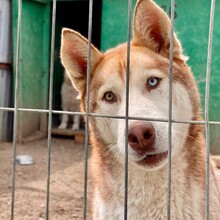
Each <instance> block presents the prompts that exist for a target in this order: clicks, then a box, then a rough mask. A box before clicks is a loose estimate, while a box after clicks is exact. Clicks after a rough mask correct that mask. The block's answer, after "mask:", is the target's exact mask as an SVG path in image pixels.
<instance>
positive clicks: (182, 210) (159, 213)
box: [93, 162, 204, 220]
mask: <svg viewBox="0 0 220 220" xmlns="http://www.w3.org/2000/svg"><path fill="white" fill-rule="evenodd" d="M173 165H175V164H173ZM173 167H175V166H173ZM185 167H186V165H185V164H184V163H183V162H181V163H179V165H178V166H176V168H172V193H171V219H175V220H187V219H190V220H192V219H195V220H198V219H203V217H202V216H203V213H202V212H203V210H202V207H203V206H204V204H203V203H204V192H203V191H202V189H201V187H200V186H199V185H198V184H197V183H196V182H194V181H193V180H191V181H188V180H187V178H188V177H187V175H186V174H185ZM119 173H121V175H120V174H119ZM109 181H110V184H111V185H112V186H113V190H112V192H111V199H110V200H108V202H106V201H104V200H103V199H102V198H101V196H100V193H99V191H98V189H96V190H95V198H94V205H95V209H94V217H93V219H96V220H102V219H103V220H110V219H111V220H121V219H124V174H123V171H121V172H117V171H116V173H115V174H113V176H112V178H109ZM189 182H190V184H189ZM167 189H168V171H167V169H166V168H163V169H162V170H158V171H152V172H147V173H146V172H144V171H143V170H137V167H136V166H135V167H132V165H130V167H129V181H128V213H127V216H128V219H131V220H133V219H136V220H142V219H150V220H160V219H161V220H166V219H167V198H168V194H167Z"/></svg>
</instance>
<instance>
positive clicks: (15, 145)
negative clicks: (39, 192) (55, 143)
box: [11, 0, 22, 220]
mask: <svg viewBox="0 0 220 220" xmlns="http://www.w3.org/2000/svg"><path fill="white" fill-rule="evenodd" d="M21 17H22V0H18V21H17V39H16V60H15V62H16V63H15V97H14V122H13V146H12V148H13V165H12V193H11V220H13V219H14V204H15V201H14V198H15V181H16V149H17V124H18V104H19V82H20V81H19V80H20V77H19V64H20V62H19V60H20V38H21Z"/></svg>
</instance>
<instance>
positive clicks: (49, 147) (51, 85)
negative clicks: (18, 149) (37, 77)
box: [45, 0, 56, 220]
mask: <svg viewBox="0 0 220 220" xmlns="http://www.w3.org/2000/svg"><path fill="white" fill-rule="evenodd" d="M55 22H56V0H53V9H52V28H51V48H50V49H51V51H50V88H49V114H48V141H47V193H46V196H47V197H46V207H45V213H46V214H45V219H46V220H48V219H49V207H50V173H51V130H52V108H53V106H52V104H53V74H54V45H55Z"/></svg>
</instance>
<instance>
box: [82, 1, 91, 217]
mask: <svg viewBox="0 0 220 220" xmlns="http://www.w3.org/2000/svg"><path fill="white" fill-rule="evenodd" d="M92 16H93V0H90V1H89V21H88V23H89V26H88V62H87V78H86V115H85V146H84V150H85V153H84V204H83V205H84V209H83V219H84V220H86V219H87V189H88V154H89V98H90V95H89V89H90V71H91V42H92Z"/></svg>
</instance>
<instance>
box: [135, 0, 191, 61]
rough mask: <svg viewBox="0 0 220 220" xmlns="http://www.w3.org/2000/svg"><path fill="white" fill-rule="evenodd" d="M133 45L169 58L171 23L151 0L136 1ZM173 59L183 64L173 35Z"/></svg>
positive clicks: (177, 41)
mask: <svg viewBox="0 0 220 220" xmlns="http://www.w3.org/2000/svg"><path fill="white" fill-rule="evenodd" d="M133 25H134V26H133V34H134V39H133V43H134V45H140V46H146V47H148V48H149V49H151V50H153V51H155V52H157V53H159V54H161V55H162V56H165V57H169V54H170V30H171V22H170V19H169V17H168V16H167V14H166V13H165V12H164V11H163V10H162V9H161V8H160V7H159V6H157V5H156V4H155V3H154V2H153V1H151V0H138V1H137V4H136V8H135V12H134V24H133ZM173 57H174V59H178V60H180V61H183V62H185V61H186V60H187V58H186V57H185V56H184V55H183V53H182V47H181V44H180V42H179V40H178V39H177V37H176V35H175V34H174V48H173Z"/></svg>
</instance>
